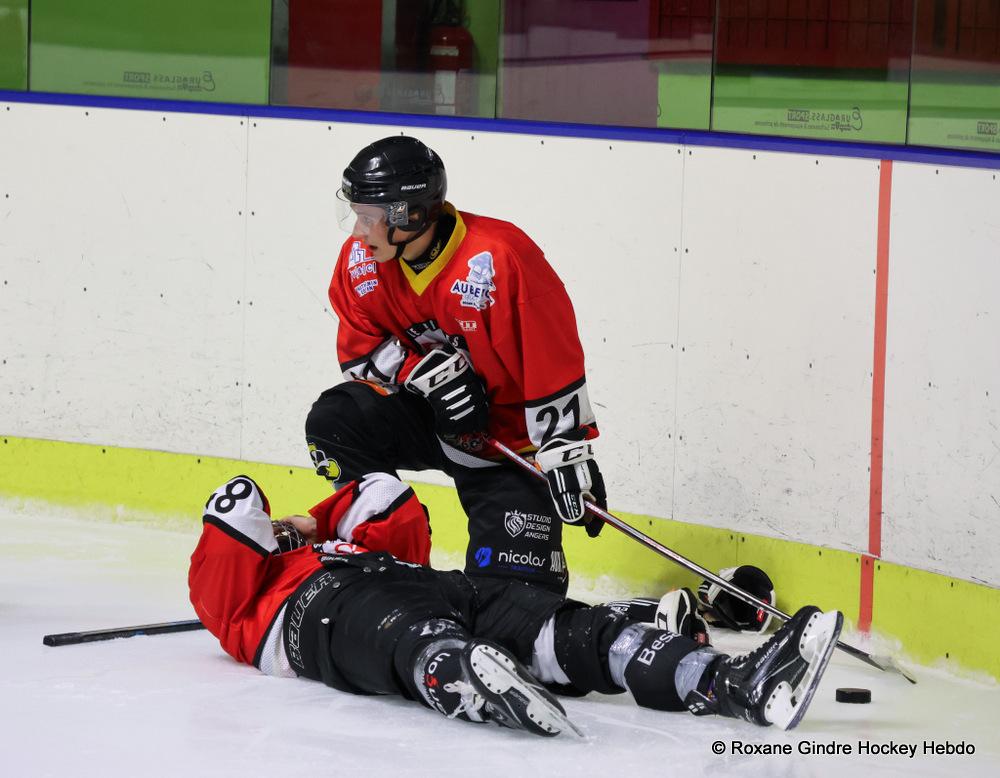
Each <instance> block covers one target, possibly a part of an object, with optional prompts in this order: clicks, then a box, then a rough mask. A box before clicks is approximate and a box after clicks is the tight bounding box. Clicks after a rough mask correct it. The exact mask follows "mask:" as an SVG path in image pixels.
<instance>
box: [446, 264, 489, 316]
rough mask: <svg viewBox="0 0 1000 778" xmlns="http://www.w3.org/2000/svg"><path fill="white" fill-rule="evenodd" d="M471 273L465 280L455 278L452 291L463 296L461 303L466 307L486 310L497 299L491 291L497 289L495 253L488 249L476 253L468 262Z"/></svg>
mask: <svg viewBox="0 0 1000 778" xmlns="http://www.w3.org/2000/svg"><path fill="white" fill-rule="evenodd" d="M468 265H469V273H468V275H467V276H466V277H465V280H464V281H459V280H458V279H455V283H453V284H452V285H451V293H452V294H457V295H460V296H461V298H462V299H461V300H459V304H461V305H463V306H465V307H466V308H475V309H476V310H479V311H485V310H486V309H487V308H489V307H490V306H491V305H493V303H495V302H496V300H494V299H493V295H491V294H490V292H494V291H496V285H495V284H494V283H493V277H494V276H495V275H496V272H495V271H494V270H493V255H492V254H490V252H488V251H483V252H480V253H479V254H476V256H474V257H473V258H472V259H470V260H469V262H468Z"/></svg>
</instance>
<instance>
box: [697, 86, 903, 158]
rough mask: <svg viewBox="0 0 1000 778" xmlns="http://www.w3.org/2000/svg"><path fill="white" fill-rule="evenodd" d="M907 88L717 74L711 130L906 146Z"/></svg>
mask: <svg viewBox="0 0 1000 778" xmlns="http://www.w3.org/2000/svg"><path fill="white" fill-rule="evenodd" d="M906 98H907V83H906V80H905V73H904V80H902V81H888V80H876V79H865V78H843V77H840V78H833V77H829V76H826V77H823V76H819V75H817V76H815V77H791V76H788V75H777V74H775V75H762V74H759V73H749V74H747V73H738V74H737V73H723V72H720V73H717V74H716V77H715V91H714V95H713V103H712V129H713V130H719V131H722V132H745V133H750V134H754V135H784V136H790V137H797V138H823V139H827V140H844V141H869V142H874V143H905V142H906Z"/></svg>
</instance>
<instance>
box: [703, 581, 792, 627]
mask: <svg viewBox="0 0 1000 778" xmlns="http://www.w3.org/2000/svg"><path fill="white" fill-rule="evenodd" d="M719 578H722V579H723V580H725V581H728V582H730V583H731V584H733V585H734V586H737V587H739V588H740V589H742V590H743V591H745V592H746V593H747V594H752V595H753V596H754V597H756V598H757V599H758V600H763V601H764V602H766V603H767V604H768V605H771V606H773V605H774V602H775V594H774V584H773V583H772V582H771V579H770V577H768V575H767V573H765V572H764V571H763V570H761V569H760V568H759V567H754V566H753V565H740V566H739V567H727V568H726V569H725V570H720V571H719ZM698 601H699V610H701V612H702V613H703V614H704V615H705V616H706V617H707V618H708V619H709V620H710V621H711V622H712V623H713V624H715V625H716V626H720V627H727V628H729V629H735V630H739V631H741V632H764V631H765V630H766V629H767V628H768V626H769V625H770V623H771V614H770V613H768V612H767V611H765V610H764V609H763V608H758V607H757V606H756V605H751V604H750V603H748V602H744V601H743V600H741V599H740V598H739V597H734V596H733V595H731V594H730V593H729V592H727V591H726V590H725V589H723V588H722V587H721V586H719V585H718V584H717V583H713V582H712V581H709V580H705V581H702V582H701V586H699V587H698Z"/></svg>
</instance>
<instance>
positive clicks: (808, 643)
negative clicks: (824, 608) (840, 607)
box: [764, 611, 844, 730]
mask: <svg viewBox="0 0 1000 778" xmlns="http://www.w3.org/2000/svg"><path fill="white" fill-rule="evenodd" d="M843 625H844V616H843V614H842V613H841V612H840V611H828V612H827V613H815V614H813V615H812V617H810V619H809V624H808V625H807V626H806V628H805V629H804V630H803V631H802V634H801V636H800V638H799V654H800V655H801V656H802V658H803V659H805V660H806V661H807V662H808V663H809V667H808V668H807V669H806V672H805V675H803V676H802V680H801V681H799V684H798V686H796V687H795V688H794V689H793V688H792V687H791V685H790V684H789V683H788V682H787V681H782V682H781V683H779V684H778V685H777V686H776V687H775V689H774V691H773V692H771V696H770V698H768V701H767V703H766V704H765V707H764V717H765V718H766V719H767V720H768V721H770V722H771V723H772V724H774V726H776V727H779V728H781V729H784V730H789V729H794V728H795V727H796V726H798V724H799V722H800V721H802V717H803V716H805V713H806V710H807V709H808V707H809V703H810V702H811V701H812V698H813V694H815V693H816V688H817V687H818V686H819V682H820V679H821V678H822V677H823V672H824V671H825V670H826V666H827V665H828V664H829V663H830V657H831V656H832V655H833V649H834V647H835V646H836V645H837V638H838V636H839V635H840V630H841V627H843Z"/></svg>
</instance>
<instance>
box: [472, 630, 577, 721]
mask: <svg viewBox="0 0 1000 778" xmlns="http://www.w3.org/2000/svg"><path fill="white" fill-rule="evenodd" d="M462 666H463V667H464V669H465V671H466V675H467V677H468V679H469V681H471V683H472V686H473V687H474V689H475V691H476V693H477V694H478V695H479V696H480V697H481V698H482V700H483V706H482V708H481V709H480V713H481V715H482V716H483V717H484V718H486V719H487V720H490V721H494V722H496V723H497V724H500V725H501V726H503V727H509V728H511V729H524V730H527V731H528V732H531V733H533V734H535V735H542V736H543V737H554V736H555V735H558V734H559V733H560V732H563V731H565V730H569V731H571V732H574V733H575V734H576V735H578V736H579V737H583V733H582V732H581V731H580V730H579V729H578V728H577V727H576V725H575V724H573V722H571V721H570V720H569V718H567V716H566V711H565V710H564V709H563V706H562V705H560V704H559V702H558V701H557V700H556V698H555V697H553V696H552V695H551V694H550V693H549V692H547V691H546V690H545V689H544V688H542V686H541V684H539V683H538V681H536V680H535V679H534V678H532V677H531V674H530V673H529V672H528V670H527V669H526V668H525V667H524V666H523V665H522V664H521V663H520V662H518V661H517V660H516V659H514V657H512V656H511V655H510V654H508V653H507V652H506V651H504V650H503V649H502V648H500V647H499V646H496V645H494V644H492V643H487V642H484V641H473V642H471V643H469V644H468V645H467V646H466V647H465V649H464V650H463V651H462Z"/></svg>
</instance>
